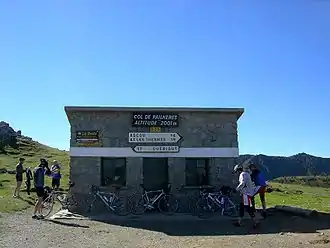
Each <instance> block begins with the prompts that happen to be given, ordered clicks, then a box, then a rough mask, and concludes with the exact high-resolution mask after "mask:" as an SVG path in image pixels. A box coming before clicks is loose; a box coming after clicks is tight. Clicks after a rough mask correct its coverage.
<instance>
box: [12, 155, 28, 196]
mask: <svg viewBox="0 0 330 248" xmlns="http://www.w3.org/2000/svg"><path fill="white" fill-rule="evenodd" d="M24 161H25V159H24V158H19V161H18V164H17V165H16V173H15V177H16V187H15V190H14V193H13V197H14V198H16V197H20V195H19V192H20V190H21V186H22V182H23V173H24V172H25V170H24V168H23V164H24Z"/></svg>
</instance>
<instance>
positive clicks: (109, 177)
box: [101, 158, 126, 186]
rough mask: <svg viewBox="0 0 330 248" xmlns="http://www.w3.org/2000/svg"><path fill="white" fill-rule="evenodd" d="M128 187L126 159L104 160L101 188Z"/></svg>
mask: <svg viewBox="0 0 330 248" xmlns="http://www.w3.org/2000/svg"><path fill="white" fill-rule="evenodd" d="M110 185H119V186H126V158H102V164H101V186H110Z"/></svg>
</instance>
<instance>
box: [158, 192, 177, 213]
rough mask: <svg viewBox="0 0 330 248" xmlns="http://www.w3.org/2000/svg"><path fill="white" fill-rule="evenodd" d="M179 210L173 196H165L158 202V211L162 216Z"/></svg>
mask: <svg viewBox="0 0 330 248" xmlns="http://www.w3.org/2000/svg"><path fill="white" fill-rule="evenodd" d="M178 208H179V202H178V200H177V199H176V197H175V196H174V195H171V194H166V195H164V196H163V197H162V198H160V199H159V201H158V209H159V211H160V212H161V213H162V214H167V215H172V214H174V213H175V212H176V211H177V210H178Z"/></svg>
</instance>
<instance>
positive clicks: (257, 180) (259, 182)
mask: <svg viewBox="0 0 330 248" xmlns="http://www.w3.org/2000/svg"><path fill="white" fill-rule="evenodd" d="M249 168H250V170H251V171H252V174H251V179H252V181H253V182H254V184H255V185H256V186H259V187H260V188H259V190H258V192H257V194H259V197H260V201H261V204H262V214H261V215H262V216H263V217H264V218H266V199H265V193H266V186H267V184H266V180H265V177H264V174H263V173H262V172H261V171H260V170H259V169H258V168H257V166H256V165H255V164H253V163H251V164H250V165H249ZM253 207H254V208H255V202H254V199H253Z"/></svg>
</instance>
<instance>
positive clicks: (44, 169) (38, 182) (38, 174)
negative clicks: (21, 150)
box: [32, 158, 51, 219]
mask: <svg viewBox="0 0 330 248" xmlns="http://www.w3.org/2000/svg"><path fill="white" fill-rule="evenodd" d="M45 174H46V175H51V171H50V169H49V167H48V162H47V160H46V159H44V158H41V159H40V164H39V166H38V167H36V168H34V171H33V179H34V187H35V189H36V193H37V196H38V201H37V203H36V205H35V207H34V212H33V216H32V218H33V219H43V218H44V217H43V216H42V214H41V207H42V202H43V197H44V194H45V189H44V182H45ZM37 212H38V213H39V216H37Z"/></svg>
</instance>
